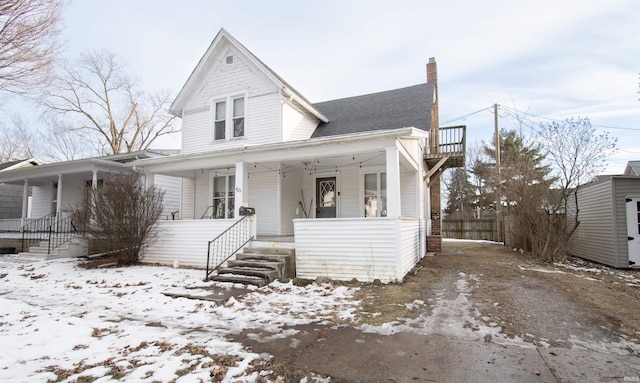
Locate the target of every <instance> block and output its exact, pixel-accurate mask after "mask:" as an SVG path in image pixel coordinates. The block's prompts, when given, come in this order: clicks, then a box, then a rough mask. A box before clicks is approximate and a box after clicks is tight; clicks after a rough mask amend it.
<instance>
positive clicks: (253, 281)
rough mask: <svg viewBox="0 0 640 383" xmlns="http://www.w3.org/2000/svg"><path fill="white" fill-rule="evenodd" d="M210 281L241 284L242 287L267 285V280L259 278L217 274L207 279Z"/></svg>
mask: <svg viewBox="0 0 640 383" xmlns="http://www.w3.org/2000/svg"><path fill="white" fill-rule="evenodd" d="M209 280H210V281H217V282H231V283H242V284H243V285H254V286H258V287H262V286H265V285H267V284H269V282H268V281H267V280H265V279H264V278H261V277H255V276H250V275H238V274H219V275H216V276H214V277H210V278H209Z"/></svg>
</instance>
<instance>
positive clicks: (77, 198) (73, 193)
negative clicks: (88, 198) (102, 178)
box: [60, 177, 86, 214]
mask: <svg viewBox="0 0 640 383" xmlns="http://www.w3.org/2000/svg"><path fill="white" fill-rule="evenodd" d="M85 188H86V186H85V180H83V179H74V180H67V179H65V178H64V177H63V178H62V201H61V205H60V208H61V210H62V211H63V212H66V213H69V214H70V213H72V212H74V211H75V210H78V209H81V208H82V204H83V201H84V196H85Z"/></svg>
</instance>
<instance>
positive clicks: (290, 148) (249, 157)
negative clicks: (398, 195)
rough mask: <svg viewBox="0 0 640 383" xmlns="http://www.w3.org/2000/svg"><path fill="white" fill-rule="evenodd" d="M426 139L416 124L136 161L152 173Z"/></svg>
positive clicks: (320, 154)
mask: <svg viewBox="0 0 640 383" xmlns="http://www.w3.org/2000/svg"><path fill="white" fill-rule="evenodd" d="M399 137H403V138H415V139H423V138H427V137H428V132H425V131H423V130H420V129H416V128H414V127H405V128H399V129H391V130H376V131H369V132H360V133H351V134H346V135H342V136H329V137H319V138H310V139H307V140H300V141H289V142H278V143H272V144H264V145H252V146H244V147H240V148H229V149H223V150H215V151H207V152H198V153H189V154H181V155H174V156H168V157H163V158H150V159H142V160H138V161H135V162H134V163H133V166H134V168H143V169H144V171H145V172H151V173H174V174H177V173H179V172H181V171H190V170H197V169H201V168H205V169H208V168H211V167H212V166H227V165H233V164H234V163H235V162H240V161H243V162H267V161H280V162H284V161H292V160H308V159H314V158H322V157H325V156H336V155H351V154H356V153H365V152H372V151H376V150H384V149H385V148H387V147H389V146H392V145H395V140H396V138H399Z"/></svg>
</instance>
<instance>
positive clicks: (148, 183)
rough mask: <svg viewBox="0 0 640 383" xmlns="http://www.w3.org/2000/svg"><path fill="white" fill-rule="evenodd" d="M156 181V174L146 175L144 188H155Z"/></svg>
mask: <svg viewBox="0 0 640 383" xmlns="http://www.w3.org/2000/svg"><path fill="white" fill-rule="evenodd" d="M155 181H156V175H155V173H144V187H145V188H146V189H147V190H149V189H151V188H152V187H153V185H154V183H155Z"/></svg>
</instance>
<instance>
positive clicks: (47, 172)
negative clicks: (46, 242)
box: [0, 150, 177, 185]
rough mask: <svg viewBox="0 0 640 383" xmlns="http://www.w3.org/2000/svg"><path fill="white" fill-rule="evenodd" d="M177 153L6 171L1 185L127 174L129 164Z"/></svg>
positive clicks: (150, 153)
mask: <svg viewBox="0 0 640 383" xmlns="http://www.w3.org/2000/svg"><path fill="white" fill-rule="evenodd" d="M171 153H177V151H176V150H140V151H136V152H129V153H120V154H112V155H108V156H103V157H92V158H82V159H78V160H71V161H63V162H54V163H50V164H41V165H38V166H29V167H22V168H17V169H11V170H5V171H2V172H1V173H0V183H5V184H23V183H24V180H29V183H31V184H32V185H37V184H39V183H42V182H51V181H54V182H55V181H57V179H58V176H59V175H66V176H69V175H71V176H77V177H86V176H89V177H90V176H91V175H92V174H93V172H94V171H96V172H118V173H122V172H126V173H130V172H131V171H132V170H131V168H130V167H129V166H128V165H127V164H128V163H130V162H132V161H135V160H136V159H140V158H154V157H158V156H167V155H169V154H171Z"/></svg>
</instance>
